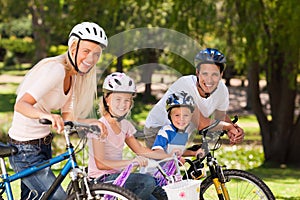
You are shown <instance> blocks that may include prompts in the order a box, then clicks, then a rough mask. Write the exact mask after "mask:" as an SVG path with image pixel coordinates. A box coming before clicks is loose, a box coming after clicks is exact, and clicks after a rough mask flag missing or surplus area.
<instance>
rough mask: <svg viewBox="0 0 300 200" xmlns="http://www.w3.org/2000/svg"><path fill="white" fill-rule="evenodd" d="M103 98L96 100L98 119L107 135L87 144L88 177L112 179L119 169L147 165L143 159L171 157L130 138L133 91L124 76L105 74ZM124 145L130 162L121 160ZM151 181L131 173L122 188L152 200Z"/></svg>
mask: <svg viewBox="0 0 300 200" xmlns="http://www.w3.org/2000/svg"><path fill="white" fill-rule="evenodd" d="M103 93H104V95H103V98H102V100H101V101H100V104H99V107H100V109H99V110H100V113H101V115H102V117H101V118H100V119H99V121H101V122H102V123H103V124H105V126H106V128H107V132H108V136H107V138H106V139H105V140H101V139H99V138H92V139H91V140H90V141H89V168H88V173H89V176H90V177H91V178H94V179H96V180H97V181H111V180H114V179H116V177H117V176H118V175H119V173H120V170H121V169H122V168H124V167H126V166H127V165H129V164H130V163H132V162H136V163H138V165H139V166H146V165H147V158H152V159H164V158H167V157H170V156H171V154H170V155H169V154H166V153H164V152H162V153H160V152H155V151H152V150H151V149H149V148H147V147H144V146H142V145H141V144H140V143H139V142H138V141H137V140H136V139H135V137H134V135H133V134H134V133H135V132H136V129H135V128H134V126H133V125H132V124H131V123H130V122H129V121H128V120H127V119H125V118H126V116H127V115H128V113H129V112H130V110H131V108H132V106H133V97H134V95H135V93H136V88H135V84H134V82H133V80H132V79H131V78H130V77H128V76H127V75H125V74H124V73H120V72H115V73H112V74H110V75H108V76H107V77H106V78H105V80H104V83H103ZM125 143H126V144H127V145H128V146H129V148H130V149H131V150H132V151H133V152H134V153H136V154H137V156H136V157H135V158H134V159H129V160H123V158H122V154H123V148H124V145H125ZM155 185H156V183H155V179H154V178H153V177H152V176H150V175H147V174H141V173H131V174H130V176H129V178H128V179H127V181H126V182H125V186H124V187H125V188H128V189H130V190H131V191H132V192H134V193H136V194H137V195H138V196H139V197H140V198H141V199H145V200H147V199H156V198H155V197H154V196H153V195H152V192H153V190H154V189H155Z"/></svg>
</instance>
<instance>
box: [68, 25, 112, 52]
mask: <svg viewBox="0 0 300 200" xmlns="http://www.w3.org/2000/svg"><path fill="white" fill-rule="evenodd" d="M75 39H81V40H89V41H93V42H96V43H98V44H100V45H101V46H102V47H104V48H105V47H107V43H108V42H107V37H106V35H105V32H104V30H103V29H102V28H101V27H100V26H99V25H98V24H96V23H93V22H82V23H81V24H77V25H76V26H74V27H73V29H72V30H71V32H70V34H69V41H68V46H69V47H70V46H71V45H72V43H73V41H74V40H75Z"/></svg>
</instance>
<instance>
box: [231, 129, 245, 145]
mask: <svg viewBox="0 0 300 200" xmlns="http://www.w3.org/2000/svg"><path fill="white" fill-rule="evenodd" d="M227 135H228V137H229V140H230V144H231V145H234V144H238V143H241V142H243V140H244V135H245V133H244V130H243V129H242V128H241V127H239V126H238V125H237V124H233V125H232V127H231V128H230V129H228V130H227Z"/></svg>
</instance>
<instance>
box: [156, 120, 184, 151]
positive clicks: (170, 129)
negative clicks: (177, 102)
mask: <svg viewBox="0 0 300 200" xmlns="http://www.w3.org/2000/svg"><path fill="white" fill-rule="evenodd" d="M187 141H188V133H187V132H177V131H176V128H175V127H174V126H173V125H172V124H169V125H166V126H163V127H162V128H161V129H160V130H159V132H158V134H157V136H156V138H155V141H154V143H153V146H152V149H158V148H162V149H164V150H165V152H167V153H171V152H172V150H173V149H174V148H177V149H181V150H182V151H184V149H185V145H186V143H187Z"/></svg>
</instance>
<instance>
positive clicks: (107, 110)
mask: <svg viewBox="0 0 300 200" xmlns="http://www.w3.org/2000/svg"><path fill="white" fill-rule="evenodd" d="M109 94H110V93H108V94H107V95H106V97H107V96H108V95H109ZM103 104H104V109H105V110H106V112H108V114H109V115H110V117H111V118H115V119H117V121H118V122H120V121H122V120H123V119H124V118H125V117H126V115H127V113H126V114H125V115H123V116H120V117H118V116H114V115H113V114H112V113H111V112H110V111H109V107H108V105H107V102H106V100H105V98H104V96H103Z"/></svg>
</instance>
